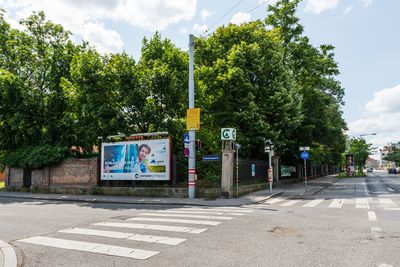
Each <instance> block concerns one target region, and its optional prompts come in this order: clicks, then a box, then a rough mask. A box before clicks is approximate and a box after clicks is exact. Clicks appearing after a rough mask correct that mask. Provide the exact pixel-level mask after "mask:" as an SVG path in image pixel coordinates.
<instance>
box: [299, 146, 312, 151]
mask: <svg viewBox="0 0 400 267" xmlns="http://www.w3.org/2000/svg"><path fill="white" fill-rule="evenodd" d="M299 150H300V151H308V150H310V147H309V146H301V147H299Z"/></svg>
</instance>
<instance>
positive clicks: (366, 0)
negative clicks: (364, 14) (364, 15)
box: [362, 0, 374, 7]
mask: <svg viewBox="0 0 400 267" xmlns="http://www.w3.org/2000/svg"><path fill="white" fill-rule="evenodd" d="M373 2H374V0H362V3H363V5H364V7H369V6H370V5H372V3H373Z"/></svg>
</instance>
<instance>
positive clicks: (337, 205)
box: [328, 198, 344, 209]
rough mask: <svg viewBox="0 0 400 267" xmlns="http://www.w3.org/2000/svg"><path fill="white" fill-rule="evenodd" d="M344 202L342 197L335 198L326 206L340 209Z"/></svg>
mask: <svg viewBox="0 0 400 267" xmlns="http://www.w3.org/2000/svg"><path fill="white" fill-rule="evenodd" d="M343 204H344V199H342V198H340V199H338V198H335V199H334V200H332V202H331V204H329V206H328V208H336V209H340V208H341V207H342V206H343Z"/></svg>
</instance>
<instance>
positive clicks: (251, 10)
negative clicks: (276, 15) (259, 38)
mask: <svg viewBox="0 0 400 267" xmlns="http://www.w3.org/2000/svg"><path fill="white" fill-rule="evenodd" d="M242 1H243V0H239V1H238V2H237V3H236V4H235V5H234V6H233V7H232V8H231V9H229V10H228V11H227V12H226V13H225V14H224V15H222V16H221V17H219V18H218V19H217V20H216V21H215V22H214V23H213V24H212V25H211V26H210V27H208V28H207V30H206V31H205V32H204V33H203V34H202V35H205V34H206V33H207V32H208V31H209V30H211V29H212V28H213V27H214V26H215V25H216V24H217V23H218V22H219V21H221V20H222V19H223V18H224V17H226V16H227V15H228V14H229V13H231V12H232V10H234V9H235V8H236V7H237V6H238V5H239V4H240V3H241V2H242ZM269 1H270V0H266V1H264V2H262V3H260V4H258V5H257V6H256V7H254V8H252V9H250V10H249V11H247V13H251V12H253V11H254V10H256V9H258V8H260V7H261V6H263V5H265V4H266V3H268V2H269ZM210 34H211V33H209V34H207V35H206V37H207V36H209V35H210Z"/></svg>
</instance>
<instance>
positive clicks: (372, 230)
mask: <svg viewBox="0 0 400 267" xmlns="http://www.w3.org/2000/svg"><path fill="white" fill-rule="evenodd" d="M371 232H373V233H380V232H382V229H381V228H380V227H376V226H372V227H371Z"/></svg>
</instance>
